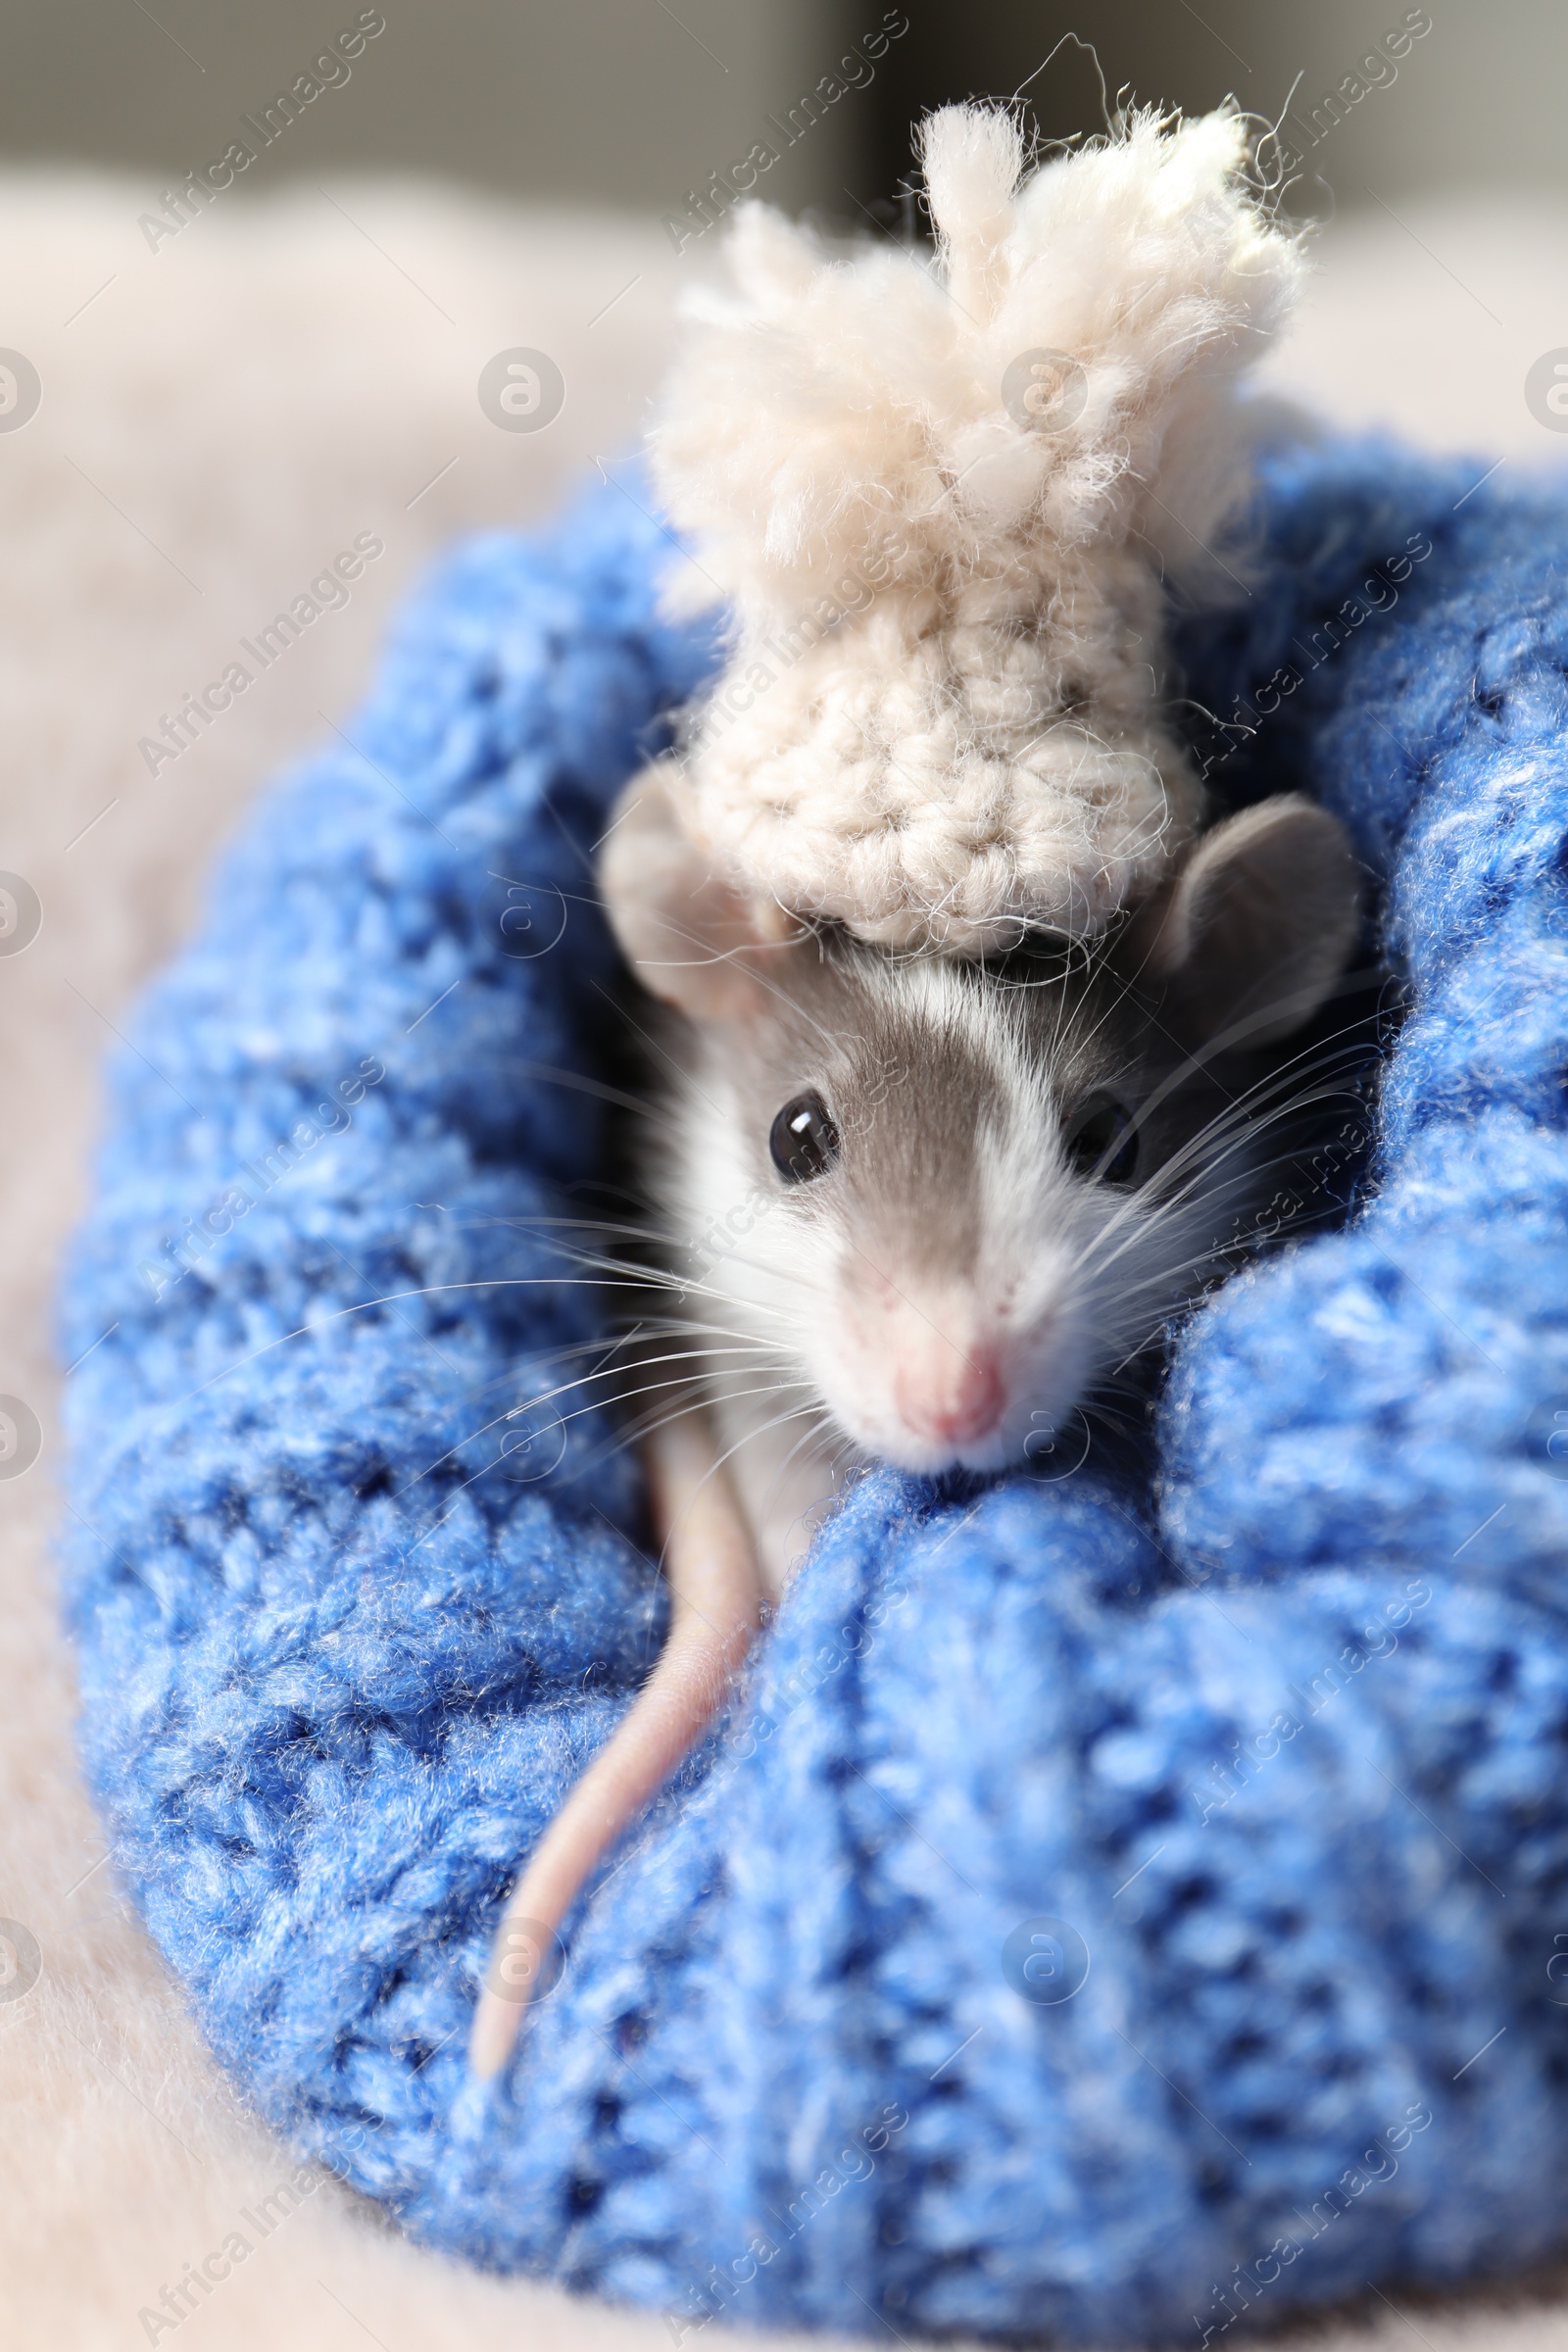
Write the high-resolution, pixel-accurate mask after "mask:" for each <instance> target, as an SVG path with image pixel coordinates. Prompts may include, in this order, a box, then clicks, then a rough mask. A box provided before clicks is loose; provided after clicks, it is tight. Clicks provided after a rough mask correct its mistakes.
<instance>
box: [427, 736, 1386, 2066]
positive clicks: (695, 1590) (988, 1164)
mask: <svg viewBox="0 0 1568 2352" xmlns="http://www.w3.org/2000/svg"><path fill="white" fill-rule="evenodd" d="M601 881H602V886H603V890H604V895H605V901H606V906H607V909H608V911H609V914H610V918H611V922H612V926H613V929H614V931H615V933H616V936H617V939H618V941H619V944H620V946H621V948H622V950H623V952H624V954H625V956H626V959H627V961H628V963H629V964H630V966H631V969H632V971H633V973H634V975H635V977H636V979H637V980H638V981H639V982H640V983H641V985H642V987H643V988H644V989H645V990H646V991H647V992H648V994H649V995H650V996H651V997H652V998H654V999H656V1000H658V1001H659V1003H660V1005H662V1007H663V1008H664V1010H663V1014H662V1025H660V1026H659V1027H658V1028H657V1030H656V1033H655V1038H654V1054H653V1061H654V1064H655V1067H656V1069H658V1070H660V1071H662V1073H663V1076H662V1079H661V1080H660V1081H658V1091H659V1093H660V1094H661V1096H662V1104H661V1110H662V1116H661V1117H660V1118H659V1119H658V1120H656V1121H655V1122H654V1123H653V1124H652V1125H651V1128H650V1138H651V1141H650V1147H649V1153H648V1162H649V1164H648V1168H647V1190H648V1194H649V1198H650V1200H651V1201H652V1202H653V1204H654V1209H655V1225H656V1230H657V1231H658V1232H659V1233H660V1234H661V1235H662V1237H663V1248H662V1263H660V1264H658V1265H656V1266H654V1267H652V1268H650V1269H649V1270H647V1271H646V1272H645V1273H642V1274H641V1275H638V1276H637V1277H636V1278H637V1279H639V1280H641V1281H643V1282H645V1283H646V1284H647V1285H649V1286H650V1292H649V1295H650V1297H651V1299H654V1300H656V1301H657V1302H658V1304H657V1305H656V1306H655V1307H654V1309H653V1311H652V1312H650V1314H649V1315H647V1316H645V1317H644V1318H642V1329H641V1332H640V1334H639V1346H640V1347H641V1348H642V1358H641V1362H642V1369H641V1372H640V1375H639V1384H638V1385H639V1388H640V1390H641V1397H640V1403H641V1404H642V1406H643V1407H644V1408H646V1412H645V1417H646V1419H647V1420H648V1421H649V1423H650V1424H652V1426H651V1428H650V1432H649V1434H648V1436H647V1438H646V1440H645V1443H644V1455H645V1460H646V1462H647V1465H648V1471H649V1483H650V1493H651V1501H652V1508H653V1514H654V1519H655V1524H656V1528H657V1531H658V1533H659V1535H660V1537H661V1539H662V1544H663V1564H664V1569H665V1573H666V1575H667V1578H668V1581H669V1586H670V1592H671V1599H672V1609H671V1626H670V1633H669V1636H668V1640H667V1642H666V1643H665V1647H664V1649H663V1652H662V1656H661V1658H660V1660H659V1661H658V1663H657V1665H656V1666H655V1668H654V1670H653V1672H652V1674H651V1675H650V1677H649V1679H648V1681H647V1682H646V1683H645V1684H644V1686H643V1687H642V1689H641V1691H639V1693H638V1695H637V1696H636V1698H635V1699H634V1700H633V1702H632V1704H631V1706H630V1707H629V1708H628V1710H627V1712H626V1714H625V1716H624V1717H623V1718H622V1720H621V1723H620V1724H619V1726H618V1727H617V1729H616V1731H615V1732H614V1733H613V1735H612V1737H611V1738H610V1740H608V1741H607V1742H606V1745H605V1746H604V1748H603V1749H602V1750H601V1751H600V1754H599V1755H598V1756H597V1757H596V1759H595V1760H594V1762H593V1763H592V1764H591V1765H590V1766H589V1768H588V1770H587V1772H586V1773H585V1774H584V1775H583V1778H582V1779H581V1781H579V1783H578V1784H577V1786H576V1787H575V1789H573V1790H572V1791H571V1793H570V1795H569V1796H568V1797H567V1799H566V1801H565V1803H564V1805H563V1806H562V1808H561V1810H560V1812H559V1813H558V1814H557V1816H556V1818H555V1820H554V1822H553V1823H552V1824H551V1827H550V1828H549V1830H548V1831H547V1832H546V1833H545V1836H544V1838H542V1839H541V1841H540V1843H539V1845H538V1846H537V1848H536V1849H535V1851H534V1853H533V1855H532V1857H531V1858H530V1860H529V1861H528V1863H527V1865H526V1867H525V1868H524V1870H523V1871H522V1873H521V1876H520V1878H519V1879H518V1882H517V1884H516V1887H515V1891H514V1893H513V1895H512V1898H511V1900H510V1902H509V1904H508V1907H507V1913H506V1917H505V1919H504V1921H503V1925H502V1929H501V1932H500V1935H499V1936H498V1939H497V1943H496V1949H495V1958H494V1962H493V1965H492V1969H491V1973H490V1976H489V1978H488V1980H487V1984H486V1988H485V1990H484V1992H483V1994H482V1996H481V2000H480V2003H479V2007H478V2010H477V2012H476V2016H475V2022H474V2028H473V2034H472V2038H471V2042H470V2056H471V2061H472V2064H473V2067H474V2070H475V2072H476V2073H477V2074H479V2075H480V2076H481V2077H486V2076H489V2075H492V2074H494V2073H495V2072H496V2071H498V2069H499V2068H500V2067H501V2065H502V2064H503V2063H504V2062H505V2060H506V2058H507V2056H508V2053H509V2052H510V2050H511V2047H512V2043H513V2040H514V2037H515V2032H516V2028H517V2024H518V2021H519V2018H520V2016H521V2014H522V2012H523V2010H524V2009H525V2008H526V2006H527V2003H528V2001H529V1999H530V1998H531V1997H532V1996H533V1995H534V1994H535V1993H536V1992H537V1990H538V1989H539V1985H540V1983H541V1981H542V1978H543V1977H544V1975H545V1973H546V1971H547V1968H548V1965H549V1962H550V1958H551V1955H552V1953H553V1952H554V1951H556V1950H557V1949H558V1948H559V1941H558V1938H557V1934H556V1931H557V1930H558V1929H559V1927H560V1925H561V1923H562V1921H563V1920H564V1917H565V1915H566V1912H567V1911H568V1910H569V1908H570V1907H571V1904H572V1902H573V1901H574V1900H575V1898H576V1896H577V1894H578V1893H579V1891H580V1890H581V1888H582V1887H583V1885H584V1882H585V1881H586V1879H587V1878H588V1876H589V1875H590V1874H591V1872H592V1870H593V1868H594V1866H595V1864H596V1863H597V1862H598V1860H599V1859H600V1857H601V1856H602V1855H603V1853H604V1852H605V1851H606V1850H607V1848H608V1847H609V1846H610V1845H611V1844H612V1843H613V1840H614V1839H615V1838H617V1837H618V1836H619V1835H620V1834H621V1833H622V1832H623V1831H624V1830H625V1829H626V1828H627V1827H628V1825H629V1824H630V1822H631V1821H632V1820H633V1819H634V1818H635V1816H636V1815H637V1813H638V1811H639V1810H640V1809H641V1807H642V1806H643V1805H644V1804H645V1803H646V1801H647V1800H648V1799H649V1798H650V1797H651V1796H652V1795H653V1794H654V1792H655V1791H656V1790H657V1789H658V1788H659V1787H660V1786H661V1785H662V1782H663V1781H664V1780H665V1779H666V1778H667V1777H668V1775H669V1774H670V1773H671V1772H672V1771H673V1770H674V1769H675V1767H676V1766H677V1765H678V1764H679V1763H680V1761H681V1760H682V1759H683V1757H685V1756H686V1755H687V1753H688V1752H689V1751H690V1749H691V1748H692V1746H693V1745H694V1744H695V1742H696V1741H697V1740H699V1738H700V1737H701V1736H702V1734H703V1733H704V1732H705V1730H707V1728H708V1727H709V1726H710V1724H711V1721H712V1720H713V1718H714V1716H715V1714H716V1713H717V1711H718V1709H719V1708H720V1707H721V1705H722V1703H723V1701H724V1699H725V1697H726V1695H727V1693H728V1692H729V1691H730V1690H731V1688H732V1686H733V1682H734V1678H735V1676H736V1674H737V1672H738V1670H739V1668H740V1666H741V1664H742V1662H743V1660H744V1659H745V1657H746V1655H747V1652H748V1650H749V1648H750V1646H751V1644H752V1642H753V1640H754V1638H755V1636H756V1634H757V1631H758V1629H759V1628H760V1625H761V1624H762V1623H763V1622H764V1619H765V1617H766V1615H767V1614H768V1612H769V1611H770V1610H771V1608H772V1607H773V1606H774V1605H776V1603H777V1602H778V1600H779V1598H780V1596H781V1594H782V1593H783V1592H784V1590H785V1588H786V1586H787V1584H788V1582H789V1580H790V1578H791V1576H792V1575H793V1574H795V1573H796V1572H797V1570H798V1569H799V1567H800V1564H801V1561H802V1559H803V1557H804V1556H805V1554H806V1552H807V1550H808V1549H809V1540H810V1536H811V1533H812V1532H813V1529H814V1527H815V1525H816V1524H817V1523H818V1522H819V1519H820V1516H821V1508H822V1505H823V1504H824V1503H827V1502H830V1501H831V1499H832V1498H833V1497H834V1496H835V1495H838V1494H840V1493H841V1492H842V1491H843V1489H844V1487H845V1485H846V1482H847V1481H848V1480H850V1479H851V1478H853V1477H854V1476H855V1475H856V1474H857V1473H858V1471H859V1470H860V1469H861V1468H862V1467H863V1466H864V1465H865V1464H867V1463H869V1462H873V1461H880V1462H886V1463H891V1464H894V1465H896V1466H897V1467H899V1468H901V1469H903V1470H906V1471H908V1472H913V1473H916V1474H920V1475H925V1476H931V1475H936V1474H940V1473H943V1472H949V1471H955V1470H962V1471H967V1472H970V1473H980V1474H985V1473H1000V1472H1003V1471H1005V1470H1008V1469H1010V1468H1017V1467H1018V1466H1020V1465H1023V1464H1026V1463H1027V1462H1028V1461H1029V1460H1030V1459H1031V1457H1032V1456H1036V1455H1038V1453H1039V1451H1040V1450H1041V1449H1042V1448H1049V1447H1052V1446H1054V1445H1055V1443H1056V1441H1057V1439H1058V1438H1059V1437H1060V1436H1061V1434H1062V1433H1063V1432H1064V1431H1065V1430H1066V1429H1067V1428H1068V1426H1069V1424H1070V1423H1071V1422H1072V1420H1073V1417H1074V1415H1075V1414H1076V1413H1078V1412H1079V1411H1080V1410H1081V1408H1082V1406H1083V1404H1084V1402H1085V1400H1086V1399H1090V1398H1092V1397H1095V1396H1096V1395H1097V1394H1099V1393H1101V1392H1103V1390H1104V1388H1105V1385H1106V1384H1107V1383H1110V1382H1113V1381H1114V1379H1115V1377H1116V1375H1117V1374H1118V1372H1119V1371H1120V1370H1121V1368H1122V1367H1123V1366H1125V1365H1126V1364H1127V1363H1128V1362H1129V1361H1131V1360H1133V1359H1135V1358H1137V1357H1138V1356H1139V1355H1140V1354H1145V1353H1147V1350H1148V1349H1149V1348H1150V1346H1151V1345H1152V1343H1153V1342H1154V1341H1156V1339H1157V1337H1158V1335H1159V1334H1160V1333H1161V1332H1162V1331H1164V1330H1165V1329H1166V1328H1168V1326H1169V1324H1170V1321H1171V1319H1172V1318H1173V1317H1174V1316H1176V1315H1177V1314H1179V1313H1180V1312H1181V1311H1182V1310H1183V1309H1184V1308H1186V1307H1188V1306H1190V1305H1191V1304H1192V1302H1193V1301H1194V1299H1196V1298H1197V1297H1198V1296H1199V1295H1200V1294H1201V1292H1202V1291H1204V1290H1205V1289H1206V1288H1207V1287H1208V1286H1209V1285H1210V1284H1211V1283H1212V1281H1213V1280H1214V1279H1215V1277H1216V1274H1217V1273H1219V1272H1221V1271H1223V1270H1225V1268H1226V1267H1227V1266H1228V1265H1229V1264H1231V1263H1234V1262H1235V1258H1236V1254H1237V1251H1238V1249H1239V1248H1243V1247H1245V1246H1246V1240H1247V1228H1248V1220H1249V1217H1250V1214H1251V1213H1252V1212H1253V1211H1255V1208H1256V1206H1257V1205H1258V1203H1259V1200H1260V1197H1261V1189H1262V1188H1263V1187H1264V1186H1265V1185H1266V1180H1267V1167H1268V1164H1269V1157H1268V1144H1269V1138H1270V1134H1271V1121H1270V1118H1269V1115H1268V1109H1267V1104H1268V1101H1269V1089H1268V1081H1267V1074H1268V1072H1269V1070H1270V1068H1271V1067H1274V1066H1277V1064H1278V1060H1279V1054H1278V1049H1279V1048H1280V1047H1281V1046H1282V1045H1283V1044H1284V1043H1285V1042H1286V1041H1288V1040H1289V1039H1290V1038H1291V1037H1292V1036H1293V1035H1294V1034H1295V1033H1296V1032H1297V1031H1299V1030H1300V1029H1301V1028H1302V1027H1304V1026H1305V1024H1306V1023H1307V1022H1308V1021H1309V1020H1310V1019H1311V1018H1312V1016H1313V1015H1314V1014H1315V1013H1316V1012H1317V1011H1318V1010H1319V1008H1320V1007H1321V1006H1322V1005H1323V1004H1324V1003H1325V1002H1326V1000H1327V999H1328V998H1329V997H1330V996H1331V995H1332V994H1333V992H1334V991H1335V989H1336V986H1337V985H1338V983H1339V982H1340V979H1341V976H1342V974H1343V973H1344V971H1345V969H1346V966H1347V964H1348V960H1349V957H1350V956H1351V953H1352V950H1353V948H1354V945H1355V942H1356V940H1357V938H1358V935H1359V930H1360V920H1361V888H1360V877H1359V870H1358V867H1357V864H1356V860H1355V858H1354V856H1353V853H1352V851H1351V848H1350V845H1349V842H1348V838H1347V836H1346V834H1345V832H1344V829H1343V828H1342V827H1341V826H1340V825H1339V823H1338V822H1337V821H1336V819H1335V818H1334V817H1333V816H1331V815H1330V814H1329V813H1328V812H1327V811H1326V810H1324V809H1320V808H1318V807H1317V806H1316V805H1315V804H1313V803H1311V802H1309V801H1307V800H1305V799H1303V798H1300V797H1299V796H1296V795H1282V796H1279V797H1276V798H1274V799H1271V800H1265V801H1262V802H1260V803H1257V804H1256V805H1254V806H1253V807H1251V808H1250V809H1244V810H1243V811H1242V812H1240V813H1239V814H1236V815H1232V816H1229V817H1226V818H1224V819H1222V820H1221V821H1220V822H1218V823H1217V824H1214V825H1213V826H1212V827H1211V828H1210V829H1209V830H1208V831H1207V832H1205V833H1202V834H1201V835H1200V836H1199V837H1198V839H1197V841H1196V843H1195V844H1193V845H1192V846H1190V847H1189V848H1188V849H1187V850H1186V851H1185V853H1184V854H1183V856H1182V858H1181V859H1180V861H1179V862H1178V863H1177V864H1176V866H1175V869H1174V871H1173V872H1172V873H1171V874H1170V875H1169V876H1168V877H1167V878H1166V880H1165V881H1164V882H1163V884H1162V885H1161V887H1160V888H1159V889H1158V890H1157V891H1156V892H1154V893H1153V894H1152V896H1151V897H1150V898H1148V899H1147V900H1146V901H1145V902H1144V903H1143V904H1141V905H1138V906H1136V907H1132V908H1130V909H1128V910H1127V911H1126V912H1125V914H1124V916H1123V918H1122V919H1121V920H1120V921H1119V922H1118V923H1116V924H1114V925H1113V926H1112V927H1111V928H1110V929H1109V931H1108V932H1107V933H1106V934H1105V935H1104V936H1103V937H1102V938H1100V939H1098V940H1096V941H1094V942H1093V943H1088V944H1086V943H1084V942H1082V941H1079V942H1076V943H1075V942H1070V941H1066V940H1063V939H1059V938H1055V937H1054V936H1052V935H1050V934H1041V933H1031V932H1028V931H1026V930H1021V931H1020V936H1019V939H1018V941H1017V943H1016V945H1015V946H1014V947H1013V948H1011V949H1010V950H1009V951H1007V952H1005V953H1000V954H998V955H996V956H989V957H986V958H983V959H968V960H965V959H959V958H950V957H945V956H929V955H909V954H907V953H901V952H899V951H897V950H893V949H890V948H888V947H886V946H881V945H875V944H867V943H866V942H864V941H863V940H861V939H858V938H857V937H855V936H853V935H852V934H851V933H850V932H848V931H847V930H845V929H844V928H842V927H841V926H838V925H834V924H832V923H814V924H807V923H803V922H801V921H798V920H796V919H794V918H792V917H789V916H785V915H782V914H781V912H780V910H779V908H778V907H776V906H773V905H771V904H762V903H759V901H758V900H757V899H756V898H755V897H748V896H747V895H746V894H745V893H744V892H743V891H741V890H740V889H738V888H737V887H736V886H735V885H734V884H733V883H732V881H731V880H729V879H727V878H726V877H725V874H724V873H723V872H722V871H721V870H720V868H719V867H718V865H717V863H716V861H715V860H713V859H712V858H710V857H709V856H708V855H706V854H705V852H704V851H703V850H702V849H701V848H700V847H698V846H696V845H695V844H694V843H693V841H692V840H691V839H690V837H689V835H688V834H687V832H686V830H685V829H684V827H683V825H682V824H681V822H680V821H679V818H678V815H677V812H676V809H675V805H674V801H673V799H672V796H671V794H670V792H669V790H668V787H667V783H666V781H665V777H664V773H663V771H662V770H661V768H660V767H659V766H655V767H654V768H652V769H650V770H647V771H645V772H644V773H643V774H642V775H640V776H639V777H638V778H636V779H635V781H634V784H633V785H632V786H631V787H629V788H628V790H627V792H626V794H625V795H624V796H623V798H622V802H621V804H620V806H619V808H618V809H617V812H616V816H615V820H614V823H613V827H612V829H611V832H610V834H609V835H608V837H607V841H606V844H605V849H604V853H603V856H602V858H601ZM737 1211H738V1212H739V1213H738V1214H737ZM714 1235H718V1236H719V1237H721V1238H720V1240H719V1242H718V1245H717V1246H716V1247H715V1246H714V1245H713V1242H712V1241H711V1239H709V1240H708V1241H706V1242H705V1241H704V1239H703V1238H702V1237H705V1236H707V1237H712V1236H714Z"/></svg>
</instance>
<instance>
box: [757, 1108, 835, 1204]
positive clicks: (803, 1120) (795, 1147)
mask: <svg viewBox="0 0 1568 2352" xmlns="http://www.w3.org/2000/svg"><path fill="white" fill-rule="evenodd" d="M767 1147H768V1150H769V1151H770V1152H772V1154H773V1165H774V1167H775V1168H777V1170H778V1172H779V1174H780V1175H781V1176H782V1177H783V1179H784V1181H785V1183H786V1184H809V1183H810V1181H811V1179H812V1177H813V1176H825V1175H826V1173H827V1171H828V1169H829V1168H830V1167H831V1166H832V1165H833V1162H834V1161H835V1160H836V1159H837V1157H838V1155H839V1131H838V1129H837V1128H836V1127H835V1126H834V1124H833V1116H832V1113H831V1112H830V1111H829V1109H828V1106H827V1104H826V1103H824V1102H823V1100H822V1098H821V1096H820V1095H819V1094H817V1093H816V1092H815V1091H814V1090H813V1091H812V1092H811V1093H810V1094H809V1095H797V1096H796V1098H795V1100H794V1102H793V1103H785V1105H784V1107H783V1109H782V1110H781V1111H780V1112H779V1114H778V1117H777V1118H776V1119H775V1120H774V1121H773V1125H772V1129H771V1131H770V1133H769V1135H768V1139H767Z"/></svg>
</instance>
